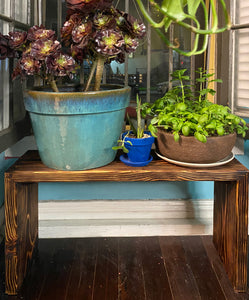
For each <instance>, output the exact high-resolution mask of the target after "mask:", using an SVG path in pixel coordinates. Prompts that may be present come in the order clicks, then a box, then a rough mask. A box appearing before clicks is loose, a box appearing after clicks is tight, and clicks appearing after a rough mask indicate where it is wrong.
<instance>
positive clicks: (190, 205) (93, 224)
mask: <svg viewBox="0 0 249 300" xmlns="http://www.w3.org/2000/svg"><path fill="white" fill-rule="evenodd" d="M212 222H213V200H101V201H100V200H89V201H86V200H84V201H40V202H39V237H40V238H56V237H58V238H64V237H95V236H155V235H193V234H198V235H200V234H212Z"/></svg>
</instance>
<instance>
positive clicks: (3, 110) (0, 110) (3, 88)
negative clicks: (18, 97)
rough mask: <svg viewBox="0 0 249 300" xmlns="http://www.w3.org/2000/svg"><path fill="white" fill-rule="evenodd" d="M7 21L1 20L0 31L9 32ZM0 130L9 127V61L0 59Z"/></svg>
mask: <svg viewBox="0 0 249 300" xmlns="http://www.w3.org/2000/svg"><path fill="white" fill-rule="evenodd" d="M8 31H9V26H8V23H7V22H3V21H1V20H0V32H2V33H3V34H6V33H8ZM0 78H1V80H0V130H2V129H6V128H8V127H9V61H8V60H7V59H6V60H0Z"/></svg>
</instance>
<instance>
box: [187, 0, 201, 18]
mask: <svg viewBox="0 0 249 300" xmlns="http://www.w3.org/2000/svg"><path fill="white" fill-rule="evenodd" d="M200 2H201V0H187V3H188V13H189V14H190V15H191V16H195V14H196V11H197V9H198V7H199V5H200Z"/></svg>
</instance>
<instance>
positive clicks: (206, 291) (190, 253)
mask: <svg viewBox="0 0 249 300" xmlns="http://www.w3.org/2000/svg"><path fill="white" fill-rule="evenodd" d="M181 241H182V244H183V248H184V250H185V254H186V262H187V264H189V265H190V267H191V270H192V272H193V274H194V277H195V280H196V282H197V285H198V289H199V293H200V295H201V299H202V300H206V299H207V300H217V299H219V300H226V298H225V295H224V294H223V291H222V289H221V287H220V284H219V282H218V281H217V279H216V275H215V272H214V270H213V268H212V266H211V264H210V261H209V259H208V257H207V253H206V251H205V248H204V246H203V243H202V239H201V238H200V237H199V236H192V237H187V238H186V237H182V238H181Z"/></svg>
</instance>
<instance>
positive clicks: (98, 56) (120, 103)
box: [0, 0, 146, 170]
mask: <svg viewBox="0 0 249 300" xmlns="http://www.w3.org/2000/svg"><path fill="white" fill-rule="evenodd" d="M112 2H113V1H112V0H67V8H68V13H67V18H66V21H65V23H64V25H63V27H62V29H61V42H59V41H58V40H57V38H56V36H55V32H54V31H52V30H48V29H46V28H44V26H42V25H41V26H33V27H32V28H30V29H29V30H28V32H20V31H18V32H17V31H16V32H10V33H9V34H8V35H2V34H0V59H5V58H17V59H18V62H17V64H16V67H15V69H14V72H13V78H16V77H19V76H20V77H21V78H22V79H23V78H24V77H27V76H33V75H35V76H38V77H40V78H41V79H42V81H43V83H44V84H45V86H46V87H45V88H43V87H42V88H34V89H32V90H26V91H25V97H24V98H25V99H24V101H25V108H26V110H27V111H29V113H30V117H31V121H32V127H33V130H34V135H35V138H36V142H37V146H38V150H39V154H40V156H41V159H42V161H43V162H44V163H45V164H46V165H47V166H49V167H52V168H55V169H60V170H83V169H91V168H95V167H99V166H102V165H105V164H107V163H109V162H111V161H112V160H113V159H114V157H115V154H113V151H111V148H112V146H113V145H114V143H115V141H116V140H117V138H118V136H119V135H120V132H121V130H122V124H123V119H124V114H125V109H126V107H127V106H128V103H129V95H130V88H129V87H121V86H103V87H101V86H100V83H101V80H102V74H103V69H104V64H106V63H110V62H111V61H113V60H116V61H117V62H124V58H125V53H131V52H134V51H135V49H136V48H137V46H138V39H140V38H142V37H143V36H144V35H145V31H146V30H145V26H144V24H143V23H142V22H140V21H138V20H136V19H134V18H133V17H132V16H130V15H128V14H127V13H124V12H122V11H119V10H117V9H115V8H114V6H113V5H112ZM84 61H88V63H89V64H90V65H91V70H90V74H89V76H88V79H87V81H86V83H85V84H84V86H83V87H80V86H72V85H68V84H64V85H63V86H61V87H60V86H58V79H61V78H63V79H64V78H66V77H69V78H70V79H73V78H75V77H76V76H77V71H79V70H80V66H81V65H83V64H84ZM93 79H95V80H93ZM92 81H94V82H93V84H91V82H92Z"/></svg>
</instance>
